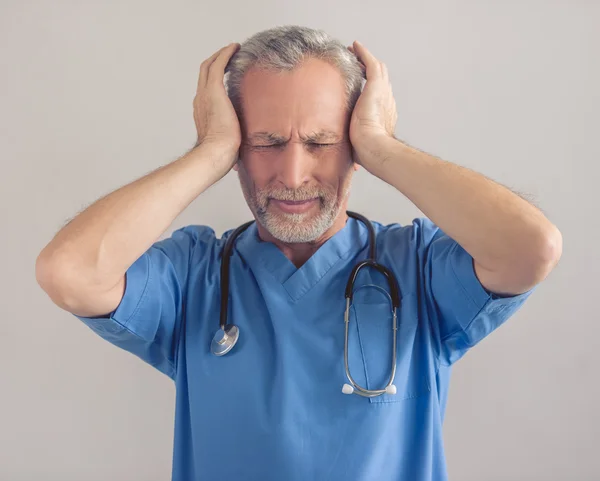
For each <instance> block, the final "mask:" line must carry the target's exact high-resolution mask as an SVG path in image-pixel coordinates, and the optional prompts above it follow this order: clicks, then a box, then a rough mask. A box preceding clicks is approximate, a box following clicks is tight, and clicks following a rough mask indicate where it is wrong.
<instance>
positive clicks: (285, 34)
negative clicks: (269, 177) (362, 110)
mask: <svg viewBox="0 0 600 481" xmlns="http://www.w3.org/2000/svg"><path fill="white" fill-rule="evenodd" d="M307 58H317V59H320V60H323V61H325V62H328V63H329V64H331V65H333V66H334V67H337V68H338V70H339V71H340V73H341V74H342V76H343V78H344V82H345V85H346V99H347V106H348V110H349V112H351V111H352V109H353V108H354V105H355V104H356V101H357V100H358V97H359V96H360V93H361V90H362V87H363V86H364V74H363V71H362V68H361V65H360V63H359V61H358V59H357V58H356V57H355V55H354V54H353V53H351V52H350V51H348V49H347V48H346V47H345V46H344V45H343V44H342V43H341V42H340V41H339V40H336V39H334V38H332V37H331V36H330V35H328V34H327V33H325V32H324V31H322V30H315V29H312V28H308V27H300V26H296V25H288V26H282V27H275V28H272V29H269V30H265V31H262V32H259V33H257V34H255V35H253V36H252V37H250V38H249V39H247V40H246V41H245V42H243V43H242V44H241V47H240V49H239V50H238V51H237V52H236V53H235V55H234V56H233V57H232V58H231V60H230V61H229V64H228V66H227V68H226V70H225V72H226V74H227V75H226V79H225V81H226V87H227V93H228V95H229V98H230V99H231V102H232V104H233V106H234V108H235V110H236V112H237V113H238V115H240V114H241V111H242V110H241V105H242V102H241V101H242V98H241V83H242V79H243V78H244V74H245V73H246V72H247V71H248V70H249V69H250V68H252V67H257V68H260V69H264V70H272V71H275V72H279V71H290V70H293V69H294V68H296V67H298V66H299V65H300V64H301V63H302V62H303V61H304V60H305V59H307Z"/></svg>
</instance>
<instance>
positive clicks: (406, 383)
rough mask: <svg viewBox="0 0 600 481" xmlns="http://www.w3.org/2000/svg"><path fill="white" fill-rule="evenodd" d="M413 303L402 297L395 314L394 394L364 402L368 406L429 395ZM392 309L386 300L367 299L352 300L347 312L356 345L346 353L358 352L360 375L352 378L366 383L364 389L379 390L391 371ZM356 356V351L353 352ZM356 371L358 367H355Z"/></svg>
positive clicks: (377, 298)
mask: <svg viewBox="0 0 600 481" xmlns="http://www.w3.org/2000/svg"><path fill="white" fill-rule="evenodd" d="M417 313H418V309H417V299H416V296H415V295H414V294H409V295H405V296H403V298H402V300H401V304H400V308H399V309H398V311H397V317H398V337H397V346H396V348H397V349H396V376H395V378H394V385H395V386H396V394H394V395H391V394H382V395H381V396H376V397H372V398H368V399H369V400H370V402H371V403H385V402H387V403H393V402H401V401H404V400H407V399H412V398H416V397H420V396H424V395H427V394H428V393H429V392H430V391H431V387H430V382H429V375H428V364H429V363H428V362H427V360H426V349H425V346H424V344H423V342H422V341H423V340H422V336H423V333H422V332H421V330H422V329H421V330H420V329H419V322H418V318H417ZM392 317H393V316H392V308H391V304H390V302H389V300H388V299H387V298H382V296H376V297H373V296H370V297H367V298H362V299H360V298H356V297H355V299H354V300H353V303H352V308H351V318H350V322H351V323H352V322H354V323H356V324H355V325H356V334H357V335H356V341H357V342H358V345H356V344H350V345H349V352H352V350H357V349H359V350H360V354H361V356H360V358H359V364H360V361H362V368H363V372H362V373H358V375H357V376H355V375H354V371H351V374H352V376H353V377H354V378H355V380H356V381H357V382H360V381H359V379H361V380H363V381H364V382H365V383H366V386H365V385H364V384H361V385H362V386H363V387H366V388H367V389H383V388H384V387H385V386H386V384H387V382H388V380H389V376H390V374H391V370H392V342H393V330H392ZM355 352H356V351H355ZM359 369H360V367H359Z"/></svg>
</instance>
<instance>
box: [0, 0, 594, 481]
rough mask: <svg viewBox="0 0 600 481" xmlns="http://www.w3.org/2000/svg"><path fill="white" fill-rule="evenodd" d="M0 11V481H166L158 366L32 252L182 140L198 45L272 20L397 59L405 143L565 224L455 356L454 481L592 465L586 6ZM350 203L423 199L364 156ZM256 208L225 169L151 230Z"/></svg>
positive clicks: (393, 71)
mask: <svg viewBox="0 0 600 481" xmlns="http://www.w3.org/2000/svg"><path fill="white" fill-rule="evenodd" d="M0 5H1V6H0V66H1V67H0V68H1V75H0V107H1V108H0V135H1V143H0V162H1V169H0V179H1V189H0V209H1V211H0V212H1V214H2V217H1V220H2V236H1V237H0V248H1V252H2V276H1V277H0V302H1V304H0V309H1V312H2V315H3V319H2V321H1V322H0V381H1V382H0V390H1V391H0V479H1V480H3V481H4V480H7V481H8V480H10V481H13V480H14V481H17V480H33V479H40V480H41V479H44V480H46V481H53V480H61V481H68V480H82V479H85V480H87V481H96V480H106V479H111V480H130V481H134V480H165V479H170V476H171V460H172V442H173V416H174V393H175V390H174V386H173V384H172V382H171V381H170V380H169V379H168V378H167V377H166V376H164V375H162V374H160V373H159V372H158V371H155V370H154V369H153V368H151V367H150V366H148V365H146V364H144V363H143V362H141V361H139V360H138V359H137V358H135V357H134V356H133V355H131V354H129V353H126V352H125V351H121V350H119V349H118V348H116V347H114V346H112V345H110V344H109V343H108V342H106V341H103V340H102V339H101V338H99V337H97V336H96V335H95V334H93V333H92V332H91V331H90V330H89V329H88V328H87V327H85V326H84V325H83V324H82V323H81V322H80V321H78V320H77V319H76V318H75V317H73V316H71V315H70V314H69V313H66V312H64V311H61V310H60V309H59V308H58V307H56V306H55V305H54V304H53V303H52V302H51V301H50V299H49V298H48V297H47V296H46V294H45V293H44V292H43V291H42V290H41V289H40V288H39V286H38V285H37V283H36V281H35V273H34V264H35V259H36V256H37V254H38V253H39V251H40V250H41V249H42V248H43V247H44V245H45V244H46V243H47V242H48V241H49V240H50V239H51V237H52V236H53V235H54V234H55V233H56V232H57V231H58V230H59V229H60V228H61V227H62V225H64V223H66V222H67V221H68V220H69V219H70V218H71V217H73V216H74V215H76V214H77V213H78V212H79V211H81V210H82V209H83V208H85V207H86V206H87V205H89V204H90V203H92V202H93V201H95V200H96V199H98V198H99V197H101V196H102V195H105V194H107V193H109V192H111V191H113V190H115V189H116V188H118V187H120V186H122V185H124V184H126V183H128V182H131V181H132V180H134V179H136V178H138V177H141V176H142V175H144V174H147V173H148V172H150V171H151V170H153V169H155V168H157V167H159V166H160V165H163V164H165V163H168V162H171V161H173V160H175V159H176V158H177V157H179V156H181V155H183V154H184V153H185V152H186V151H187V150H188V149H189V148H191V146H192V145H193V144H194V142H195V128H194V123H193V117H192V100H193V97H194V94H195V86H196V82H197V76H198V71H199V65H200V63H201V62H202V60H204V59H205V58H206V57H208V56H210V55H211V54H212V53H213V52H214V51H215V50H217V49H219V48H220V47H221V46H223V45H225V44H228V43H230V42H234V41H237V42H242V41H243V40H244V39H246V38H247V37H249V36H250V35H252V34H253V33H255V32H257V31H259V30H263V29H266V28H270V27H273V26H276V25H284V24H299V25H305V26H310V27H316V28H322V29H325V30H326V31H328V32H329V33H330V34H332V35H333V36H335V37H337V38H339V39H340V40H342V41H343V42H344V43H345V44H347V45H349V44H350V43H351V42H352V41H353V40H355V39H358V40H360V41H362V42H363V43H364V44H365V45H366V46H367V48H369V49H370V50H371V51H372V52H373V53H374V54H375V55H376V56H377V57H379V58H380V59H381V60H383V61H384V62H386V64H387V65H388V67H389V71H390V75H391V78H392V81H393V87H394V94H395V97H396V101H397V104H398V111H399V121H398V126H397V130H396V135H397V136H398V137H399V138H401V139H403V140H405V141H406V142H408V143H410V144H411V145H413V146H415V147H417V148H420V149H422V150H425V151H427V152H429V153H432V154H434V155H437V156H440V157H442V158H444V159H446V160H449V161H452V162H456V163H458V164H461V165H464V166H467V167H469V168H472V169H474V170H476V171H478V172H481V173H483V174H485V175H487V176H489V177H490V178H492V179H494V180H496V181H498V182H501V183H502V184H504V185H506V186H508V187H510V188H511V189H513V190H515V191H518V192H521V193H523V194H524V195H527V196H528V198H529V199H531V200H532V201H533V202H534V203H536V204H537V205H539V206H540V207H541V208H542V209H543V211H544V212H545V213H546V215H547V216H548V217H549V218H550V220H551V221H553V222H554V223H555V224H556V225H558V227H559V228H560V229H561V231H562V233H563V237H564V251H563V256H562V260H561V262H560V264H559V266H558V267H557V268H556V269H555V271H553V272H552V274H551V275H550V277H548V278H547V280H546V281H545V282H544V283H543V284H542V285H541V286H539V287H538V290H537V292H536V293H535V294H534V295H533V296H532V297H531V298H530V299H529V301H528V302H527V303H526V304H525V306H524V307H523V308H522V309H521V311H519V312H518V314H517V315H515V316H513V317H512V318H511V319H510V321H508V322H507V323H506V324H505V325H503V326H502V327H501V328H499V329H498V330H497V331H496V332H494V333H493V334H492V335H491V336H490V337H488V338H486V339H485V340H484V341H483V342H482V343H481V344H480V345H478V346H477V347H476V348H475V349H473V350H472V351H471V352H470V353H469V354H467V355H466V356H465V358H464V359H462V360H461V361H459V362H458V363H457V365H456V367H455V369H454V374H453V378H452V381H451V387H450V398H449V403H448V409H447V416H446V422H445V425H444V437H445V443H446V453H447V461H448V469H449V474H450V479H451V480H463V481H470V480H477V481H480V480H486V481H487V480H490V481H493V480H519V481H523V480H544V481H550V480H561V481H563V480H569V481H578V480H581V481H583V480H590V481H591V480H598V479H600V458H599V456H598V454H597V450H598V447H599V443H598V435H599V433H600V414H599V409H598V405H599V402H600V395H599V381H598V361H599V360H600V354H599V347H600V343H599V341H598V337H599V335H600V319H599V316H598V313H597V309H596V308H595V307H594V306H595V303H596V301H597V300H598V294H597V292H598V287H599V286H598V284H599V282H598V279H599V278H600V260H599V254H598V241H599V234H600V228H599V227H600V223H599V221H598V208H599V207H600V202H599V194H598V189H599V181H600V175H599V174H600V168H599V167H598V162H599V161H600V155H599V154H600V148H599V143H598V140H600V139H599V135H598V132H599V131H600V121H599V114H598V111H599V109H600V98H599V90H598V86H599V85H600V68H599V61H598V59H599V54H598V47H599V46H600V28H599V27H598V25H600V5H599V4H598V2H593V1H575V0H570V1H567V0H564V1H535V2H534V1H519V2H517V1H509V2H500V1H496V2H494V1H474V0H473V1H455V2H444V1H425V2H408V1H400V0H387V1H375V2H372V3H370V2H366V1H364V0H361V1H358V0H356V1H345V2H341V1H329V0H321V1H314V0H308V1H297V2H286V1H284V0H280V1H277V0H260V1H257V2H246V1H242V0H232V1H229V2H218V1H195V2H193V1H186V2H182V1H179V2H177V1H174V2H166V1H156V0H154V1H150V0H143V1H142V0H137V1H132V0H122V1H118V2H117V1H106V2H92V1H79V2H77V1H55V2H42V1H35V2H32V1H17V0H13V1H7V0H2V2H1V3H0ZM473 201H475V202H476V201H477V199H473ZM226 202H231V204H230V205H227V204H226ZM350 208H351V209H353V210H356V211H359V212H361V213H363V214H366V215H367V216H368V217H370V218H371V219H374V220H378V221H380V222H384V223H391V222H399V223H401V224H407V223H409V222H410V221H411V220H412V219H413V218H414V217H417V216H421V215H422V214H421V213H420V212H419V211H418V210H417V209H416V208H415V207H414V206H413V205H412V204H411V203H410V202H409V201H408V200H407V199H406V198H405V197H404V196H403V195H402V194H401V193H400V192H398V191H396V190H394V189H393V188H391V187H389V186H388V185H386V184H384V183H383V182H382V181H381V180H379V179H377V178H375V177H373V176H370V175H369V174H368V173H366V172H365V171H364V170H361V171H360V172H359V174H358V176H357V178H356V181H355V184H354V188H353V193H352V195H351V201H350ZM248 219H250V211H249V210H248V208H247V206H246V204H245V202H244V199H243V196H242V194H241V191H240V188H239V184H238V180H237V176H236V175H235V174H234V173H231V174H229V175H228V176H226V177H225V179H223V180H222V181H221V182H220V183H218V184H217V185H215V186H213V187H212V188H211V189H210V190H209V191H207V192H206V193H205V194H203V195H202V196H200V197H199V198H198V199H197V200H196V201H194V202H193V203H192V205H191V206H190V207H189V208H188V209H186V210H185V211H184V212H183V213H182V215H180V216H179V217H178V218H177V219H176V220H175V222H174V223H173V225H172V226H171V228H170V229H169V230H168V231H167V232H166V233H165V235H170V233H171V232H172V230H173V229H175V228H177V227H180V226H183V225H186V224H209V225H211V226H212V227H213V228H214V229H215V230H216V231H217V233H218V234H219V235H220V234H221V233H222V232H224V231H225V230H226V229H229V228H232V227H235V226H237V225H238V224H240V223H242V222H244V221H246V220H248ZM231 442H235V440H234V439H232V441H231Z"/></svg>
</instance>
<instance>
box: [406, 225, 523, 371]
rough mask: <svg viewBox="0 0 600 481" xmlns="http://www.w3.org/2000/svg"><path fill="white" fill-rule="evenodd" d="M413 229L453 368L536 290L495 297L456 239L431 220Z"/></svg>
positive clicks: (444, 357)
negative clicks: (478, 275) (485, 286)
mask: <svg viewBox="0 0 600 481" xmlns="http://www.w3.org/2000/svg"><path fill="white" fill-rule="evenodd" d="M413 229H414V237H413V239H414V240H415V242H417V249H418V250H419V254H420V255H419V259H420V267H421V278H422V279H423V286H422V287H423V291H422V292H423V294H424V296H425V298H426V301H427V306H428V310H429V314H430V316H429V317H430V319H431V321H432V328H433V331H434V332H435V335H436V338H437V343H438V345H439V358H440V361H441V362H442V363H444V364H447V365H450V364H453V363H454V362H456V361H457V360H458V359H460V358H461V357H463V356H464V354H465V353H466V352H467V351H468V350H469V349H470V348H472V347H473V346H475V345H476V344H477V343H479V342H480V341H481V340H482V339H484V338H485V337H486V336H487V335H489V334H490V333H491V332H492V331H494V330H495V329H497V328H498V327H499V326H500V325H502V324H503V323H504V322H505V321H506V320H507V319H508V318H510V317H511V316H512V315H513V314H514V313H515V312H516V311H517V310H518V309H519V308H520V307H521V306H522V305H523V303H524V302H525V300H526V299H527V298H528V297H529V296H530V295H531V293H532V292H533V291H534V290H535V288H533V289H531V290H529V291H527V292H525V293H523V294H518V295H514V296H499V295H497V294H494V293H492V292H489V291H487V290H486V289H485V288H484V287H483V285H482V284H481V282H480V281H479V279H478V278H477V275H476V273H475V267H474V263H473V257H472V256H471V255H470V254H469V253H468V252H467V251H466V250H465V249H463V248H462V247H461V246H460V245H459V244H458V243H457V242H456V241H455V240H453V239H452V238H450V237H449V236H448V235H447V234H445V233H444V232H443V231H442V230H441V229H439V227H437V226H436V225H435V224H433V223H432V222H431V221H430V220H428V219H426V218H422V219H415V221H413Z"/></svg>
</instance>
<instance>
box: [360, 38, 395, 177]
mask: <svg viewBox="0 0 600 481" xmlns="http://www.w3.org/2000/svg"><path fill="white" fill-rule="evenodd" d="M348 50H350V52H352V53H353V54H354V55H356V57H357V58H358V60H359V61H360V62H361V64H362V66H363V67H364V71H365V74H366V75H365V76H366V79H367V82H366V84H365V87H364V89H363V91H362V93H361V95H360V97H359V99H358V101H357V103H356V106H355V107H354V111H353V112H352V117H351V120H350V142H351V144H352V146H353V148H354V151H355V161H356V162H358V163H359V164H361V165H363V166H365V167H367V165H365V164H368V162H369V161H370V160H371V159H373V160H375V159H374V157H376V153H378V152H380V151H381V148H382V145H381V143H382V142H383V143H387V142H388V141H389V139H394V138H395V137H394V131H395V129H396V122H397V120H398V113H397V112H396V101H395V100H394V95H393V93H392V85H391V83H390V78H389V75H388V69H387V66H386V65H385V64H384V63H383V62H381V61H380V60H378V59H377V58H375V57H374V56H373V54H372V53H371V52H369V51H368V50H367V49H366V47H365V46H364V45H362V44H361V43H360V42H358V41H355V42H354V43H353V45H352V46H351V47H348Z"/></svg>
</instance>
